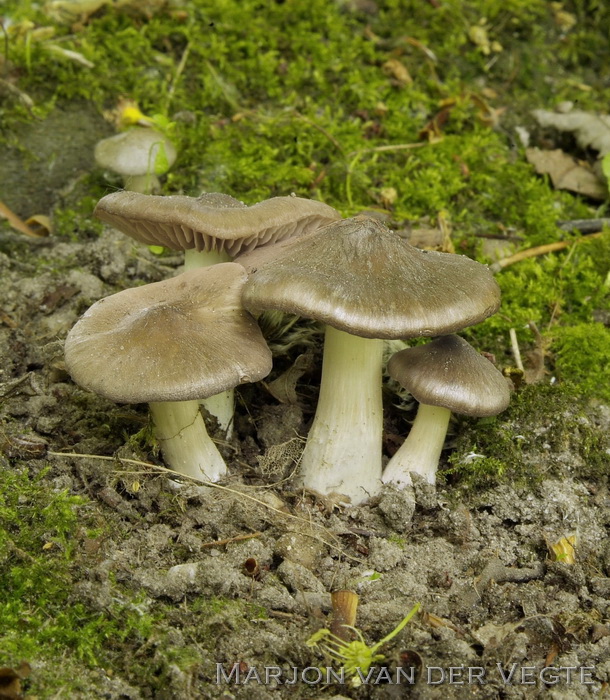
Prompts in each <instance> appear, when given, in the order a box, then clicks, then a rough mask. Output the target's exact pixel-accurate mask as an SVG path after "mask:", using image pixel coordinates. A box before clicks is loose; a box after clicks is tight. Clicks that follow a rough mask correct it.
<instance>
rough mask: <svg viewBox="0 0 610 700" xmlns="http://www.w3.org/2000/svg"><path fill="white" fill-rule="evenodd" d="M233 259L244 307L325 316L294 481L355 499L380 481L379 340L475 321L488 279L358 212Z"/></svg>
mask: <svg viewBox="0 0 610 700" xmlns="http://www.w3.org/2000/svg"><path fill="white" fill-rule="evenodd" d="M237 262H240V263H241V264H243V265H245V267H246V268H247V269H248V270H249V271H250V277H249V279H248V282H247V283H246V285H245V286H244V293H243V303H244V306H245V307H246V308H247V309H249V310H250V311H252V312H253V313H257V312H260V311H264V310H266V309H277V310H279V311H283V312H285V313H291V314H299V315H301V316H305V317H307V318H313V319H316V320H319V321H322V322H323V323H325V324H326V334H325V341H324V359H323V367H322V381H321V385H320V396H319V400H318V408H317V411H316V415H315V418H314V421H313V424H312V426H311V430H310V432H309V436H308V438H307V444H306V446H305V451H304V453H303V457H302V460H301V466H300V480H301V483H302V484H303V485H304V486H305V487H307V488H309V489H311V490H313V491H317V492H318V493H322V494H330V493H333V492H335V493H337V494H340V495H341V496H343V497H347V498H348V499H350V500H351V503H352V504H355V503H360V502H362V501H363V500H365V499H366V498H367V497H369V496H371V495H373V494H375V493H376V492H377V491H378V490H379V489H380V487H381V438H382V401H381V370H382V349H383V341H382V340H381V339H392V338H409V337H416V336H434V335H439V334H441V333H452V332H453V331H456V330H458V329H460V328H464V327H466V326H470V325H472V324H474V323H478V322H480V321H482V320H483V319H484V318H486V317H487V316H489V315H491V314H492V313H494V312H495V311H496V310H497V308H498V306H499V303H500V291H499V287H498V285H497V284H496V282H495V280H494V279H493V276H492V274H491V273H490V272H489V270H488V269H487V268H486V267H485V266H484V265H481V264H480V263H477V262H475V261H474V260H471V259H469V258H466V257H464V256H459V255H451V254H447V253H436V252H432V251H421V250H418V249H416V248H414V247H413V246H411V245H409V244H408V243H407V242H406V241H404V240H403V239H402V238H400V236H398V235H397V234H396V233H394V232H392V231H390V230H389V229H388V228H386V227H385V226H383V225H382V224H380V223H379V222H377V221H374V220H373V219H368V218H366V217H354V218H352V219H344V220H342V221H338V222H335V223H332V224H329V225H328V226H324V227H323V228H321V229H318V230H317V231H316V232H314V233H311V234H308V235H306V236H302V237H300V238H296V239H292V240H289V241H285V242H283V243H279V244H278V245H277V246H274V247H273V249H272V250H270V251H268V252H267V251H266V250H265V248H261V249H258V250H255V251H253V252H252V253H249V254H247V255H244V256H241V257H239V258H238V259H237Z"/></svg>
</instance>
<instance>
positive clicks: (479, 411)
mask: <svg viewBox="0 0 610 700" xmlns="http://www.w3.org/2000/svg"><path fill="white" fill-rule="evenodd" d="M388 373H389V375H390V376H391V377H392V378H393V379H395V380H396V381H397V382H398V383H399V384H400V385H401V386H403V387H404V388H405V389H407V391H409V392H410V393H411V394H412V395H413V396H414V397H415V399H417V401H419V408H418V410H417V416H416V418H415V421H414V423H413V425H412V426H411V431H410V432H409V435H408V436H407V439H406V440H405V441H404V443H403V444H402V445H401V447H400V448H399V449H398V451H397V452H396V454H395V455H394V456H393V457H392V459H391V460H390V461H389V463H388V465H387V467H386V468H385V470H384V472H383V481H384V483H392V484H396V485H397V486H399V487H404V486H405V485H407V484H410V483H411V474H412V473H413V472H415V473H417V474H420V475H421V476H423V477H424V479H425V480H426V481H428V483H430V484H434V483H436V471H437V468H438V461H439V458H440V455H441V450H442V449H443V443H444V442H445V436H446V434H447V426H448V425H449V418H450V416H451V412H452V411H453V412H454V413H460V414H462V415H465V416H477V417H484V416H495V415H497V414H498V413H501V412H502V411H504V409H505V408H507V406H508V403H509V401H510V391H509V387H508V383H507V381H506V379H505V378H504V376H503V375H502V373H501V372H499V371H498V370H497V369H496V368H495V367H494V365H493V364H492V363H491V362H490V361H489V360H488V359H487V358H485V357H483V355H481V354H479V353H478V352H477V351H476V350H475V349H474V348H473V347H472V345H470V344H469V343H468V342H466V341H465V340H464V339H463V338H460V337H458V336H457V335H447V336H442V337H440V338H436V339H435V340H433V341H432V342H430V343H426V344H425V345H419V346H417V347H412V348H406V349H405V350H401V351H400V352H397V353H396V354H395V355H392V357H391V358H390V361H389V363H388Z"/></svg>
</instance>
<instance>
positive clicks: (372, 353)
mask: <svg viewBox="0 0 610 700" xmlns="http://www.w3.org/2000/svg"><path fill="white" fill-rule="evenodd" d="M382 353H383V341H382V340H373V339H369V338H360V337H357V336H354V335H350V334H348V333H344V332H343V331H339V330H337V329H335V328H332V327H331V326H327V327H326V335H325V340H324V360H323V364H322V380H321V383H320V397H319V399H318V408H317V410H316V415H315V418H314V421H313V424H312V426H311V430H310V431H309V435H308V437H307V444H306V446H305V450H304V452H303V457H302V460H301V473H300V481H301V483H302V485H303V486H304V487H305V488H308V489H311V490H312V491H316V492H318V493H321V494H324V495H326V494H330V493H333V492H334V493H338V494H341V495H342V496H347V497H348V498H349V499H350V502H351V503H352V505H356V504H358V503H361V502H362V501H364V500H366V499H367V498H369V497H370V496H373V495H375V494H376V493H377V492H378V491H379V490H380V488H381V439H382V428H383V421H382V418H383V408H382V400H381V370H382Z"/></svg>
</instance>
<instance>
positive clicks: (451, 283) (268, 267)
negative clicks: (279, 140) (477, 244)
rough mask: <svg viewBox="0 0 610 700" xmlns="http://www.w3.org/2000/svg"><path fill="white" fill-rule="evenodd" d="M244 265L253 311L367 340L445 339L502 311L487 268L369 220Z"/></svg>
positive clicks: (254, 256) (334, 227)
mask: <svg viewBox="0 0 610 700" xmlns="http://www.w3.org/2000/svg"><path fill="white" fill-rule="evenodd" d="M237 262H239V263H240V264H243V265H244V266H245V267H246V269H247V270H248V271H249V272H250V276H249V279H248V282H247V283H246V285H245V286H244V294H243V303H244V306H245V307H246V308H247V309H248V310H250V311H252V312H253V313H259V312H261V311H264V310H266V309H276V310H278V311H283V312H285V313H290V314H298V315H300V316H305V317H307V318H313V319H316V320H318V321H322V322H324V323H326V324H328V325H330V326H333V327H334V328H338V329H339V330H342V331H346V332H347V333H351V334H353V335H359V336H363V337H365V338H409V337H417V336H436V335H446V334H448V333H453V332H455V331H457V330H460V329H461V328H465V327H466V326H470V325H472V324H474V323H479V322H480V321H482V320H483V319H485V318H487V316H490V315H491V314H493V313H495V312H496V311H497V309H498V307H499V305H500V288H499V287H498V285H497V283H496V281H495V279H494V278H493V275H492V273H491V272H490V271H489V269H488V268H487V267H486V266H485V265H482V264H480V263H478V262H476V261H474V260H471V259H470V258H467V257H465V256H462V255H453V254H449V253H437V252H434V251H423V250H419V249H417V248H414V247H413V246H411V245H409V243H407V242H406V241H405V240H403V239H402V238H401V237H400V236H398V235H397V234H396V233H394V232H393V231H390V230H389V229H388V228H387V227H385V226H384V225H383V224H381V223H379V222H377V221H374V220H373V219H368V218H365V217H354V218H351V219H343V220H342V221H338V222H334V223H332V224H328V225H327V226H324V227H323V228H321V229H318V230H317V231H315V232H313V233H310V234H308V235H307V236H302V237H300V238H297V239H294V240H290V241H286V242H283V243H281V244H279V247H278V248H277V249H276V248H275V247H274V249H273V250H270V251H269V253H266V250H265V248H261V249H257V250H255V251H253V252H252V253H249V254H247V255H245V256H240V257H239V258H238V259H237Z"/></svg>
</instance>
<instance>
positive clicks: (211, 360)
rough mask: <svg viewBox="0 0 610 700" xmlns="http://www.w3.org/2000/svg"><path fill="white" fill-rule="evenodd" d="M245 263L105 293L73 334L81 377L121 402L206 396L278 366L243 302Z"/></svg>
mask: <svg viewBox="0 0 610 700" xmlns="http://www.w3.org/2000/svg"><path fill="white" fill-rule="evenodd" d="M245 279H246V274H245V272H244V270H243V268H242V267H241V266H240V265H238V264H237V263H220V264H218V265H213V266H211V267H206V268H198V269H196V270H192V271H190V272H185V273H183V274H181V275H179V276H178V277H174V278H172V279H169V280H165V281H163V282H155V283H153V284H147V285H144V286H142V287H136V288H134V289H127V290H125V291H123V292H119V293H118V294H113V295H112V296H109V297H106V298H104V299H101V300H100V301H98V302H96V303H95V304H93V306H92V307H91V308H90V309H89V310H88V311H87V312H86V313H85V314H84V315H83V316H82V317H81V318H80V320H79V321H78V322H77V323H76V325H75V326H74V328H72V330H71V331H70V333H69V334H68V337H67V338H66V345H65V358H66V366H67V369H68V372H70V374H71V375H72V377H73V379H74V381H76V382H77V383H78V384H80V385H81V386H83V387H85V388H86V389H90V390H91V391H94V392H95V393H97V394H100V395H101V396H105V397H106V398H108V399H111V400H112V401H116V402H118V403H143V402H151V401H188V400H191V399H203V398H207V397H208V396H212V395H214V394H218V393H220V392H222V391H226V390H227V389H230V388H232V387H234V386H237V385H238V384H242V383H245V382H255V381H258V380H259V379H262V378H263V377H265V376H267V374H269V372H270V371H271V366H272V360H271V352H270V350H269V348H268V347H267V344H266V343H265V340H264V339H263V336H262V333H261V332H260V329H259V327H258V325H257V323H256V321H255V320H254V319H253V318H252V317H251V316H250V314H249V313H248V312H247V311H244V309H243V308H242V306H241V303H240V295H241V289H242V286H243V284H244V282H245Z"/></svg>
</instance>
